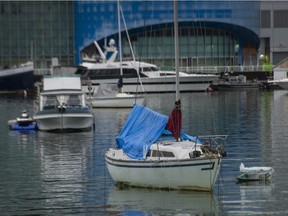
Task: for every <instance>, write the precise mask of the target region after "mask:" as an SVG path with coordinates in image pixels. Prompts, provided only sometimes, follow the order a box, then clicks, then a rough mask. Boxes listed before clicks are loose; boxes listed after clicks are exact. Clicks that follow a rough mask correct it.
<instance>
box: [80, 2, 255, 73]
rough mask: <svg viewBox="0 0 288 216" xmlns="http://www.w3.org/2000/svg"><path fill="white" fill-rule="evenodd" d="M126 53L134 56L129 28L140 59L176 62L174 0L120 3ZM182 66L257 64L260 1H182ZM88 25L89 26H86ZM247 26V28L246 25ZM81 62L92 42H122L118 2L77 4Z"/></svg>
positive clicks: (164, 63) (167, 64) (166, 63)
mask: <svg viewBox="0 0 288 216" xmlns="http://www.w3.org/2000/svg"><path fill="white" fill-rule="evenodd" d="M120 4H121V8H122V12H123V17H124V20H125V24H126V28H125V25H124V21H123V18H121V23H122V24H121V31H122V38H124V39H122V43H123V45H122V47H123V57H124V58H125V57H126V58H129V57H130V58H131V51H130V48H129V43H128V40H127V35H126V33H125V30H128V32H129V37H130V39H131V43H132V48H133V52H134V53H135V56H136V58H140V59H142V60H144V61H148V62H150V63H155V64H156V65H158V66H160V67H161V68H165V67H167V68H169V67H173V65H174V39H173V38H174V35H173V34H174V30H173V1H121V2H120ZM178 10H179V12H178V15H179V36H180V38H179V41H180V47H179V50H180V66H182V67H195V66H207V65H214V66H221V65H226V66H227V65H231V66H234V65H245V64H246V65H247V64H254V65H256V61H257V49H258V48H259V43H260V41H259V38H258V34H259V28H260V26H259V17H260V2H257V1H251V2H250V1H245V2H244V1H179V2H178ZM83 23H85V25H83ZM244 26H245V27H244ZM75 29H76V31H75V43H76V61H77V62H80V61H81V55H80V52H81V50H83V48H84V47H87V46H88V45H89V44H91V43H92V42H93V40H96V41H98V43H99V44H100V45H101V46H104V45H105V44H104V41H109V39H110V38H113V39H114V40H115V41H118V19H117V2H116V1H97V2H94V1H79V2H76V3H75Z"/></svg>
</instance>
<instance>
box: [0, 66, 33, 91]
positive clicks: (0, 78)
mask: <svg viewBox="0 0 288 216" xmlns="http://www.w3.org/2000/svg"><path fill="white" fill-rule="evenodd" d="M33 71H34V67H33V63H32V62H31V63H27V64H25V65H23V66H21V67H15V68H9V69H4V70H0V91H17V90H26V89H33V88H34V75H33Z"/></svg>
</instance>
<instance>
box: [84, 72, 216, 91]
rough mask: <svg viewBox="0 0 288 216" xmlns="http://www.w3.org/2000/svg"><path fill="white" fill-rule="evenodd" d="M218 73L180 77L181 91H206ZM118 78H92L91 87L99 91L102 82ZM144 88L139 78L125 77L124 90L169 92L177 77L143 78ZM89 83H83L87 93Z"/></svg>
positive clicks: (114, 80)
mask: <svg viewBox="0 0 288 216" xmlns="http://www.w3.org/2000/svg"><path fill="white" fill-rule="evenodd" d="M218 77H219V76H218V75H213V74H212V75H205V74H195V76H194V75H189V76H183V77H179V80H180V85H179V88H180V91H181V92H204V91H206V89H207V88H208V87H209V86H210V85H211V83H212V82H213V81H214V80H215V79H217V78H218ZM117 82H118V79H109V80H107V79H103V80H93V79H91V87H92V91H93V92H97V90H98V87H99V85H100V84H101V83H117ZM141 82H142V84H143V88H144V89H142V88H141V85H140V83H139V79H137V78H126V79H125V78H124V79H123V83H124V85H123V91H124V92H126V93H168V92H175V91H176V87H175V77H174V76H169V77H155V78H141ZM88 87H89V85H83V86H82V89H83V91H85V92H86V93H89V90H88Z"/></svg>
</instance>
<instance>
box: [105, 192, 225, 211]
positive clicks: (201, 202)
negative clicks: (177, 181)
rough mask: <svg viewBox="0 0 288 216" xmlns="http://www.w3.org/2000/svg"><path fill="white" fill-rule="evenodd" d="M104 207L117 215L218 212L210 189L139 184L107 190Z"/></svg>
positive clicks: (215, 200)
mask: <svg viewBox="0 0 288 216" xmlns="http://www.w3.org/2000/svg"><path fill="white" fill-rule="evenodd" d="M107 204H108V206H109V209H108V211H109V212H114V213H117V214H118V215H131V214H132V213H138V214H139V215H165V214H171V212H173V215H182V214H184V215H218V214H219V211H218V203H217V197H215V196H214V194H213V193H210V192H191V191H186V192H184V191H163V190H149V189H139V188H128V189H119V188H113V189H112V190H110V191H109V194H108V201H107Z"/></svg>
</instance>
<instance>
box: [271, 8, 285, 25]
mask: <svg viewBox="0 0 288 216" xmlns="http://www.w3.org/2000/svg"><path fill="white" fill-rule="evenodd" d="M287 27H288V10H275V11H274V28H287Z"/></svg>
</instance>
